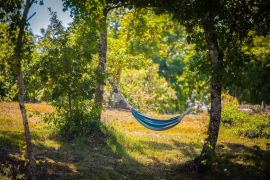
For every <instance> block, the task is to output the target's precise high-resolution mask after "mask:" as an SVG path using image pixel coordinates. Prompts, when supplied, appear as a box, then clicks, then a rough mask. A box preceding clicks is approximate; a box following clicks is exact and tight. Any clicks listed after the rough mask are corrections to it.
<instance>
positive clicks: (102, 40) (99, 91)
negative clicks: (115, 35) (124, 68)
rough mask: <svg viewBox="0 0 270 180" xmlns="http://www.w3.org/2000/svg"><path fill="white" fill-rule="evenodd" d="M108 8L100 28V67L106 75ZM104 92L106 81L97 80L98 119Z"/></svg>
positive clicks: (101, 71)
mask: <svg viewBox="0 0 270 180" xmlns="http://www.w3.org/2000/svg"><path fill="white" fill-rule="evenodd" d="M106 19H107V10H106V9H105V10H104V12H103V18H102V20H101V29H100V43H101V48H100V52H99V62H98V67H99V70H100V73H101V74H102V75H104V73H105V71H106V67H107V57H106V55H107V22H106ZM103 94H104V82H97V88H96V93H95V104H96V106H97V107H98V108H99V109H100V110H99V112H98V115H97V116H98V117H97V118H98V119H100V118H101V110H102V104H103Z"/></svg>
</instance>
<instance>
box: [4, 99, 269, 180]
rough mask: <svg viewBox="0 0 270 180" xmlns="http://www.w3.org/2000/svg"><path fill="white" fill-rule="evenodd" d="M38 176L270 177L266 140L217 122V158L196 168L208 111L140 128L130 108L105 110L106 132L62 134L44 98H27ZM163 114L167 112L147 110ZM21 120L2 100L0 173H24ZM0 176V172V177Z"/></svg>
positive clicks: (12, 106) (9, 175) (12, 105)
mask: <svg viewBox="0 0 270 180" xmlns="http://www.w3.org/2000/svg"><path fill="white" fill-rule="evenodd" d="M26 107H27V110H28V115H29V118H30V120H29V121H30V129H31V132H32V135H33V142H34V152H35V155H36V160H37V163H38V167H39V168H38V173H39V176H40V179H228V178H230V179H269V178H270V174H269V173H270V168H269V167H270V140H269V139H248V138H243V137H239V136H237V135H236V133H234V130H233V129H225V128H223V127H222V128H221V130H220V134H219V140H218V146H217V149H216V152H217V157H216V161H215V163H214V164H213V166H212V167H211V169H210V170H209V171H207V172H198V171H197V170H196V168H195V167H194V164H193V161H192V160H193V159H194V158H195V157H196V156H198V155H199V153H200V151H201V148H202V144H203V140H204V138H205V132H206V129H207V122H208V120H207V119H208V117H207V115H206V114H199V115H188V116H186V117H185V118H184V119H183V121H182V122H181V123H180V124H179V125H177V126H176V127H174V128H172V129H170V130H167V131H162V132H157V131H152V130H148V129H146V128H144V127H143V126H141V125H140V124H139V123H137V122H136V120H135V119H133V117H132V116H131V114H130V112H128V111H119V110H112V109H108V110H106V111H105V112H104V113H103V115H102V121H103V122H104V124H106V127H107V128H108V131H110V135H107V137H96V136H95V137H87V138H86V137H84V138H80V139H77V140H75V141H67V140H64V139H61V138H60V137H59V136H58V134H57V133H56V131H55V130H53V129H52V128H51V127H49V126H47V125H46V123H44V122H43V121H42V116H44V114H46V113H51V112H52V111H53V108H52V107H50V106H49V105H47V104H43V103H41V104H27V106H26ZM149 115H151V116H154V117H158V118H164V117H169V116H171V115H157V114H149ZM24 152H25V143H24V136H23V126H22V120H21V117H20V112H19V108H18V104H17V103H15V102H14V103H0V177H1V176H2V177H3V178H4V179H5V178H7V179H8V178H12V177H13V178H14V179H26V177H27V171H26V165H27V163H26V161H25V157H24ZM0 179H1V178H0Z"/></svg>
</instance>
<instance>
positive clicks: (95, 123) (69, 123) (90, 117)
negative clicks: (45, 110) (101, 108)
mask: <svg viewBox="0 0 270 180" xmlns="http://www.w3.org/2000/svg"><path fill="white" fill-rule="evenodd" d="M44 120H45V122H47V123H48V124H49V125H50V126H51V127H53V128H54V129H55V130H56V131H58V132H59V133H60V135H61V136H62V137H63V138H66V139H69V140H71V139H74V138H76V137H81V136H85V135H86V136H87V135H90V134H95V133H99V132H100V127H101V122H100V121H99V120H97V116H96V112H95V109H91V108H90V110H89V108H85V107H80V108H78V109H74V110H72V114H70V112H69V111H67V110H65V109H63V108H62V109H58V110H57V111H56V112H54V113H52V114H48V115H46V116H45V117H44Z"/></svg>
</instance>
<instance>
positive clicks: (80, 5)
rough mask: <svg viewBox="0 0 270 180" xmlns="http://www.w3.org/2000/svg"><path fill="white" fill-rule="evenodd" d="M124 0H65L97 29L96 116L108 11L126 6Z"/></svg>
mask: <svg viewBox="0 0 270 180" xmlns="http://www.w3.org/2000/svg"><path fill="white" fill-rule="evenodd" d="M126 5H127V4H126V3H125V2H124V1H119V0H102V1H96V0H88V1H81V0H79V1H75V0H65V6H66V7H67V8H68V7H71V8H72V12H73V14H74V15H75V16H77V17H84V18H87V19H88V22H89V23H91V24H96V25H97V27H98V29H99V31H98V32H99V41H100V50H99V56H98V57H99V63H98V72H99V76H100V77H101V78H99V79H97V82H96V83H97V88H96V93H95V104H96V107H97V109H99V113H98V118H99V119H100V118H101V110H102V103H103V94H104V85H105V71H106V67H107V27H108V21H107V16H108V13H109V12H110V11H111V10H112V9H115V8H118V7H122V6H126Z"/></svg>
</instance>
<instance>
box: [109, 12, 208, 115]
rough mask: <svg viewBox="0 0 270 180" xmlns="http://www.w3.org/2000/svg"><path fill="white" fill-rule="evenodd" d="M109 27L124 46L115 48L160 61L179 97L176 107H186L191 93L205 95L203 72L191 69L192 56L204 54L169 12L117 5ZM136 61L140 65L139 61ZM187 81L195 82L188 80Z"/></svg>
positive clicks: (196, 57) (159, 63)
mask: <svg viewBox="0 0 270 180" xmlns="http://www.w3.org/2000/svg"><path fill="white" fill-rule="evenodd" d="M109 27H110V29H109V36H112V37H113V40H115V41H116V40H117V42H119V43H117V44H120V43H121V47H117V48H116V49H120V48H121V49H122V50H123V49H125V50H124V52H125V54H130V55H133V56H137V55H140V56H141V55H143V56H145V57H146V58H150V59H152V61H153V62H154V63H156V64H158V65H159V74H160V75H161V76H163V77H165V79H166V80H167V81H168V82H169V86H171V87H172V88H173V89H174V90H175V91H176V95H177V101H175V102H173V104H175V106H174V107H176V111H179V108H184V106H185V105H186V101H187V99H189V98H191V95H192V98H196V99H202V97H204V95H205V91H204V93H201V92H203V91H201V86H204V85H205V86H206V83H205V78H202V77H204V76H200V75H199V74H198V73H197V74H195V73H191V71H189V68H188V67H189V65H190V64H191V62H190V61H191V60H192V61H195V60H196V59H198V58H205V56H201V55H199V54H198V53H196V51H195V46H194V45H193V44H188V43H187V37H188V36H187V34H186V31H185V30H184V27H183V26H181V25H179V23H177V22H175V21H174V20H172V17H171V16H170V15H167V14H165V15H160V16H158V15H155V14H154V12H153V11H151V10H146V9H133V10H128V11H127V10H126V11H123V10H121V9H117V10H115V11H114V13H112V15H111V17H110V26H109ZM115 41H114V42H112V43H109V52H110V44H112V46H113V47H115V46H116V43H115ZM201 54H203V53H201ZM109 57H110V56H109ZM129 62H130V63H132V61H129ZM136 64H137V65H139V64H140V61H136ZM193 64H194V63H193ZM191 74H193V75H192V76H191ZM195 75H196V76H195ZM195 77H196V79H195ZM186 81H190V82H192V83H190V84H187V83H186ZM196 87H198V88H196Z"/></svg>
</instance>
